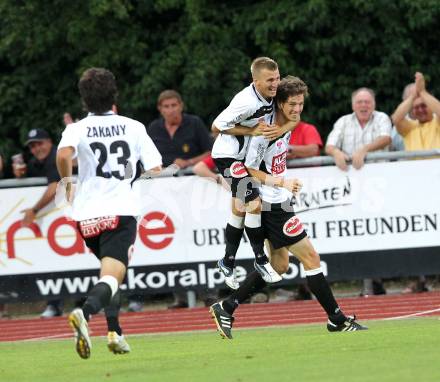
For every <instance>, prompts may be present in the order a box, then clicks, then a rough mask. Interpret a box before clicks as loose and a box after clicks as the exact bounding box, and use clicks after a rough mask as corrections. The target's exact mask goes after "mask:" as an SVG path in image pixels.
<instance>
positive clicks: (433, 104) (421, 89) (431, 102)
mask: <svg viewBox="0 0 440 382" xmlns="http://www.w3.org/2000/svg"><path fill="white" fill-rule="evenodd" d="M415 78H416V89H417V92H418V94H419V95H420V98H422V100H423V102H425V103H426V105H427V106H428V107H429V108H430V109H431V110H432V112H433V113H435V114H437V116H439V117H440V101H439V100H438V99H437V98H435V97H434V96H433V95H432V94H430V93H429V92H428V91H427V90H426V85H425V77H424V76H423V74H422V73H420V72H417V73H416V76H415Z"/></svg>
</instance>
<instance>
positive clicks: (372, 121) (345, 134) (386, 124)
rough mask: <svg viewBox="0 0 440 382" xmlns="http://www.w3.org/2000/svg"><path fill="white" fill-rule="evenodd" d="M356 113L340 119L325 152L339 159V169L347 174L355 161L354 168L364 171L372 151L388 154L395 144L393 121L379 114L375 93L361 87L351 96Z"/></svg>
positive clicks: (337, 162)
mask: <svg viewBox="0 0 440 382" xmlns="http://www.w3.org/2000/svg"><path fill="white" fill-rule="evenodd" d="M351 106H352V109H353V113H351V114H347V115H344V116H342V117H341V118H339V119H338V120H337V121H336V123H335V124H334V126H333V130H332V131H331V132H330V134H329V136H328V138H327V143H326V146H325V152H326V154H328V155H331V156H332V157H333V158H334V159H335V163H336V166H338V167H339V168H340V169H341V170H344V171H346V170H347V169H348V167H347V161H348V160H349V159H350V156H351V158H352V163H353V167H354V168H356V169H360V168H361V167H362V166H363V165H364V159H365V156H366V155H367V153H368V152H370V151H387V150H388V145H389V144H390V143H391V137H390V136H391V122H390V118H389V117H388V116H387V115H386V114H385V113H383V112H381V111H376V110H375V108H376V100H375V94H374V92H373V90H371V89H368V88H359V89H357V90H355V91H354V92H353V94H352V96H351Z"/></svg>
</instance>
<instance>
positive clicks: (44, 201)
mask: <svg viewBox="0 0 440 382" xmlns="http://www.w3.org/2000/svg"><path fill="white" fill-rule="evenodd" d="M27 138H28V139H27V141H26V143H25V144H26V146H28V147H29V150H30V152H31V154H32V158H31V159H30V160H29V162H28V163H27V165H25V166H16V165H13V172H14V175H15V177H16V178H22V177H25V176H26V177H46V178H47V188H46V190H45V191H44V193H43V195H42V196H41V198H40V199H39V200H38V201H37V203H35V205H34V206H32V207H30V208H26V209H24V210H23V211H21V212H23V213H24V216H23V220H22V223H23V225H29V224H30V223H32V222H33V221H34V219H35V216H36V215H37V213H38V211H40V210H41V209H43V208H44V207H46V206H47V205H48V204H49V203H50V202H51V201H52V200H53V199H54V198H55V192H56V189H57V183H58V181H59V180H60V176H59V175H58V170H57V166H56V163H55V159H56V152H57V150H56V147H55V146H54V145H53V143H52V140H51V138H50V136H49V133H48V132H47V131H46V130H43V129H32V130H31V131H29V133H28V137H27Z"/></svg>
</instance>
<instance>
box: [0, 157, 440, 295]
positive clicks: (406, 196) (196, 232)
mask: <svg viewBox="0 0 440 382" xmlns="http://www.w3.org/2000/svg"><path fill="white" fill-rule="evenodd" d="M288 177H295V178H299V179H300V180H301V181H302V182H303V184H304V187H303V189H302V190H301V192H300V193H299V194H298V195H297V196H296V197H295V204H296V206H295V211H296V213H297V215H298V217H299V218H300V220H301V222H302V223H303V225H304V226H305V227H306V229H307V232H308V235H309V237H310V238H311V240H312V243H313V245H314V246H315V248H316V250H317V251H318V253H320V255H321V258H322V260H323V265H324V268H325V269H326V271H327V273H328V277H329V279H330V280H346V279H354V278H363V277H394V276H405V275H418V274H437V273H440V217H439V215H440V159H431V160H420V161H398V162H390V163H388V162H387V163H372V164H367V165H365V166H364V168H363V169H362V170H360V171H358V170H354V169H352V168H350V170H349V171H348V172H343V171H340V170H339V169H337V168H336V167H334V166H331V167H313V168H302V169H291V170H289V171H288ZM135 185H136V188H137V189H138V191H139V192H140V195H141V200H142V211H143V213H142V215H141V216H140V217H139V225H138V237H137V240H136V244H135V249H134V253H133V255H132V258H131V261H130V269H129V272H128V275H127V282H126V285H125V286H124V287H125V288H126V289H127V290H129V291H130V292H141V293H157V292H164V291H168V290H173V289H182V288H186V289H200V288H218V287H219V286H222V285H223V280H222V275H221V274H219V273H218V271H217V270H216V268H215V263H216V261H217V260H218V259H220V258H221V257H222V256H223V253H224V245H225V238H224V227H225V225H226V221H227V220H228V218H229V215H230V194H229V193H228V191H226V190H225V189H223V188H222V187H221V186H219V185H218V184H216V183H214V182H212V181H210V180H207V179H204V178H199V177H196V176H186V177H169V178H156V179H145V180H139V181H138V182H136V183H135ZM44 190H45V187H41V186H39V187H25V188H14V189H0V287H1V289H0V299H3V300H8V299H17V298H18V299H22V298H42V297H43V298H45V297H48V296H50V297H53V296H63V295H76V294H82V293H85V292H86V291H87V290H88V288H89V287H90V286H91V285H93V283H94V282H96V280H97V278H96V277H97V270H98V268H99V262H98V260H97V259H96V258H95V256H94V255H93V254H92V253H90V252H89V251H88V249H87V248H86V247H85V245H84V242H83V240H82V239H81V237H80V236H79V234H78V232H77V230H76V224H75V222H74V221H72V220H70V219H69V218H68V217H67V216H65V215H66V210H63V209H58V208H57V207H55V205H49V206H48V207H47V208H45V209H44V210H42V211H40V212H39V214H38V217H37V219H36V221H35V222H34V223H33V224H32V225H30V226H28V227H23V226H22V224H21V218H22V213H21V212H20V211H21V210H23V209H24V208H29V207H31V206H32V205H33V204H34V203H35V202H36V201H37V200H38V199H39V198H40V196H41V194H42V193H43V192H44ZM237 260H238V264H239V265H240V275H241V276H242V277H243V278H244V277H245V274H246V272H248V271H249V270H251V268H252V262H253V253H252V250H251V248H250V246H249V243H248V241H247V239H246V237H244V238H243V241H242V245H241V246H240V249H239V252H238V254H237ZM302 276H303V272H302V269H301V267H300V266H299V265H298V264H297V263H295V262H292V264H291V269H290V271H289V273H288V274H286V275H285V277H284V281H283V282H284V283H292V282H299V281H300V280H301V277H302Z"/></svg>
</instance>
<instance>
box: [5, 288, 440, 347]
mask: <svg viewBox="0 0 440 382" xmlns="http://www.w3.org/2000/svg"><path fill="white" fill-rule="evenodd" d="M338 300H339V303H340V306H341V308H342V310H343V311H344V312H345V313H346V314H353V313H356V316H357V317H358V319H359V321H361V322H362V321H365V320H378V319H387V318H389V319H392V318H404V317H413V316H432V315H440V292H428V293H421V294H408V295H392V296H371V297H367V298H366V297H356V298H341V299H338ZM120 320H121V325H122V327H123V329H124V333H125V334H144V333H169V332H185V331H195V330H212V331H215V330H216V326H215V324H214V321H213V320H212V318H211V316H210V314H209V312H208V308H193V309H176V310H160V311H146V312H141V313H122V314H121V318H120ZM319 322H322V323H323V324H324V323H325V322H326V315H325V314H324V312H323V310H322V308H321V307H320V306H319V304H318V303H317V302H316V301H292V302H284V303H267V304H252V305H251V304H244V305H242V306H240V308H239V309H238V310H237V312H236V320H235V323H234V328H255V327H267V326H278V325H295V324H310V323H319ZM90 327H91V332H92V335H93V336H103V335H106V334H107V326H106V321H105V318H104V316H103V315H98V316H96V317H94V318H93V319H92V320H91V322H90ZM71 336H72V332H71V329H70V327H69V326H68V324H67V319H66V317H56V318H51V319H41V318H32V319H9V320H8V319H2V320H0V342H4V341H23V340H41V339H51V338H69V337H71Z"/></svg>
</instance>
